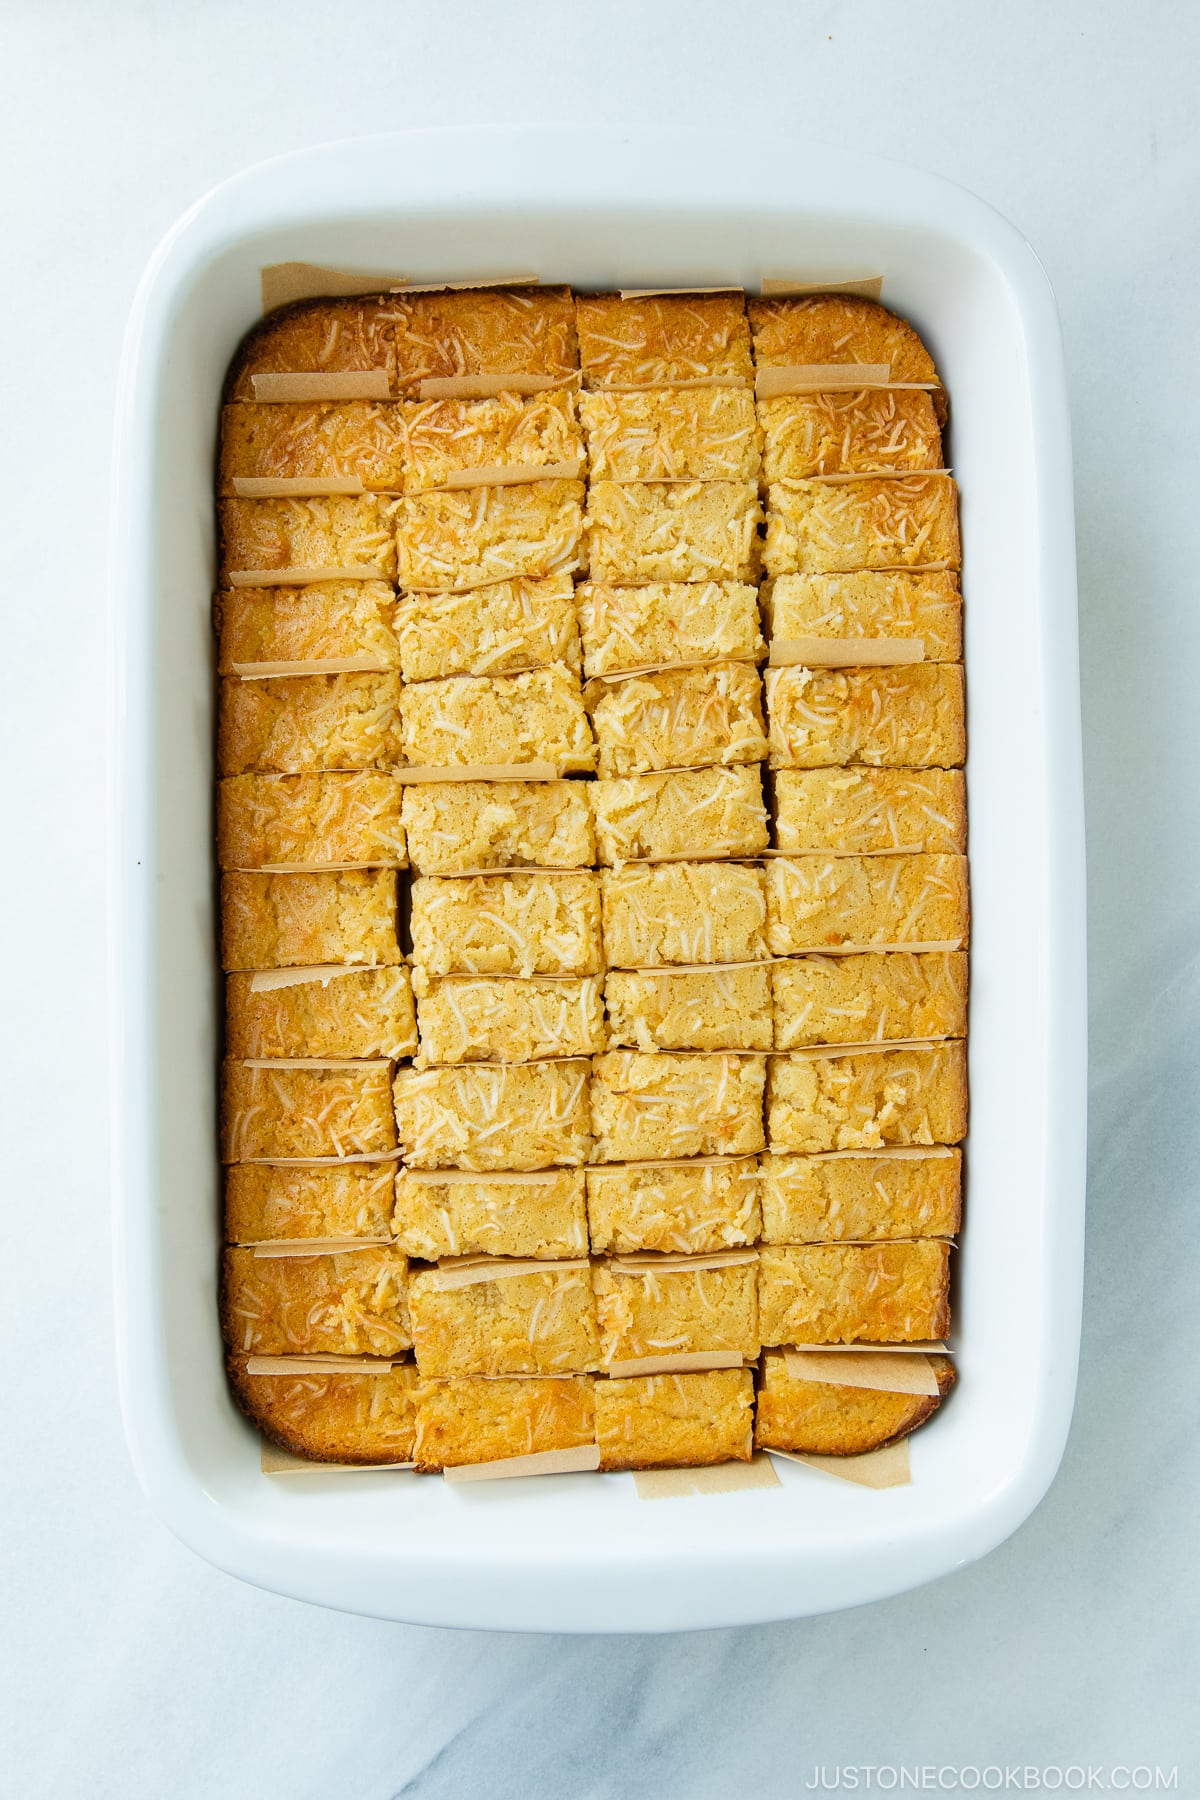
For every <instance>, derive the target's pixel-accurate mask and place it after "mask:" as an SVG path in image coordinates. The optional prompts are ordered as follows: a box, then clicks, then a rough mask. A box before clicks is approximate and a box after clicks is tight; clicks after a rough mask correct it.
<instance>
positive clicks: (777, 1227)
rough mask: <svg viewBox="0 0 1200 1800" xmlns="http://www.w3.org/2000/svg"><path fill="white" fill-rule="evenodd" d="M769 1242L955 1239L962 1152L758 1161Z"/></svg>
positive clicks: (772, 1156)
mask: <svg viewBox="0 0 1200 1800" xmlns="http://www.w3.org/2000/svg"><path fill="white" fill-rule="evenodd" d="M759 1190H760V1195H761V1199H762V1219H763V1223H762V1237H763V1242H764V1243H766V1244H821V1243H855V1242H866V1241H870V1240H873V1239H875V1238H915V1237H953V1235H954V1233H955V1232H956V1231H957V1230H958V1228H959V1224H960V1223H961V1218H962V1152H961V1150H950V1149H945V1148H942V1147H938V1148H933V1149H928V1150H916V1149H910V1150H906V1151H904V1152H903V1153H902V1154H900V1155H896V1154H895V1153H894V1152H884V1153H883V1154H874V1155H873V1154H872V1153H871V1152H870V1151H869V1150H866V1151H863V1152H861V1153H857V1154H851V1155H846V1156H842V1155H835V1156H830V1155H824V1156H784V1155H779V1154H776V1153H770V1154H768V1155H766V1156H762V1157H760V1158H759Z"/></svg>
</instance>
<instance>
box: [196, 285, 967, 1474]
mask: <svg viewBox="0 0 1200 1800" xmlns="http://www.w3.org/2000/svg"><path fill="white" fill-rule="evenodd" d="M293 273H294V272H293ZM276 279H278V278H277V277H275V276H272V277H271V280H276ZM270 285H271V281H270V280H269V281H268V288H269V287H270ZM221 402H222V404H221V408H220V412H219V438H218V447H217V457H216V470H215V475H216V482H215V486H216V494H215V517H216V526H217V534H216V535H217V556H216V558H215V567H214V575H215V586H216V589H217V592H216V594H215V597H214V600H213V627H214V640H215V643H214V648H215V656H214V667H215V671H216V682H217V686H216V691H215V698H216V709H215V710H216V730H215V743H214V750H215V757H214V760H215V765H216V766H215V771H214V773H215V777H216V794H215V808H214V825H215V852H216V864H217V872H218V879H219V883H220V949H221V968H222V980H223V983H224V1033H223V1039H222V1045H221V1072H220V1083H219V1085H220V1110H219V1120H218V1142H217V1146H216V1148H217V1151H218V1155H219V1162H220V1169H221V1180H222V1227H223V1229H222V1237H223V1248H222V1260H221V1275H220V1300H219V1308H220V1318H221V1327H222V1333H223V1336H224V1340H225V1346H226V1360H227V1369H228V1379H229V1382H230V1386H231V1390H232V1393H233V1396H234V1399H235V1401H236V1403H237V1405H238V1406H239V1407H240V1408H241V1410H242V1411H243V1412H244V1413H245V1414H246V1416H247V1417H248V1418H249V1419H250V1420H252V1421H253V1422H254V1423H255V1424H256V1425H257V1426H258V1428H259V1429H260V1431H261V1432H262V1434H263V1436H264V1438H265V1439H267V1440H269V1441H270V1442H272V1443H274V1444H276V1445H278V1446H280V1447H281V1448H282V1449H284V1450H287V1451H290V1452H291V1453H292V1454H293V1455H295V1456H298V1457H300V1458H303V1459H305V1460H308V1461H310V1462H312V1463H314V1464H344V1465H347V1466H360V1467H364V1468H370V1467H375V1468H386V1467H389V1466H391V1467H395V1466H402V1467H404V1468H407V1469H409V1470H412V1471H414V1474H413V1476H412V1477H409V1476H405V1477H403V1479H404V1480H405V1481H407V1480H409V1479H415V1478H416V1476H417V1475H420V1474H432V1473H437V1472H446V1473H447V1474H448V1476H449V1478H450V1479H452V1480H455V1481H461V1480H467V1479H480V1478H485V1477H490V1476H492V1475H494V1474H511V1475H516V1474H536V1473H538V1472H540V1471H542V1470H546V1471H561V1472H567V1471H570V1470H577V1471H583V1470H599V1471H601V1472H605V1471H612V1472H616V1471H620V1470H653V1469H667V1470H669V1469H673V1468H680V1467H689V1466H695V1467H702V1466H705V1465H711V1464H714V1463H727V1464H730V1465H733V1466H732V1468H731V1469H730V1470H729V1472H728V1473H727V1474H726V1475H724V1476H722V1477H720V1478H719V1481H718V1482H717V1483H716V1484H715V1485H722V1484H725V1485H730V1486H737V1485H738V1484H739V1482H740V1481H743V1480H745V1479H748V1478H747V1477H744V1476H742V1475H741V1474H740V1472H739V1470H738V1469H737V1465H738V1464H740V1463H745V1462H748V1461H749V1460H750V1459H751V1457H752V1455H753V1454H754V1452H755V1450H759V1451H772V1450H774V1451H778V1452H781V1453H787V1454H790V1455H796V1456H805V1455H813V1456H834V1457H847V1458H852V1457H854V1456H856V1455H861V1454H863V1453H865V1452H869V1451H871V1450H874V1449H878V1448H880V1447H882V1446H884V1445H887V1444H890V1443H894V1442H896V1441H897V1440H898V1439H900V1438H902V1437H904V1436H905V1435H906V1434H907V1433H908V1432H910V1431H912V1430H914V1429H916V1427H917V1426H919V1425H920V1424H922V1423H923V1422H924V1421H926V1420H928V1419H930V1418H931V1417H932V1415H933V1414H934V1413H935V1412H936V1411H937V1410H938V1408H939V1406H940V1404H941V1401H942V1400H943V1398H944V1397H945V1396H946V1395H947V1394H948V1393H949V1391H950V1388H951V1386H952V1384H953V1381H954V1370H953V1367H952V1365H951V1363H950V1361H949V1358H948V1357H946V1356H944V1355H942V1354H941V1353H940V1350H934V1351H932V1352H931V1351H929V1350H928V1349H927V1348H926V1346H927V1345H928V1344H929V1343H930V1342H932V1343H936V1342H937V1340H939V1339H941V1338H942V1337H943V1336H944V1335H945V1334H946V1332H947V1331H948V1329H949V1325H950V1306H949V1275H950V1262H951V1250H952V1248H953V1246H954V1241H955V1237H956V1234H957V1232H958V1230H959V1227H960V1224H961V1220H962V1210H963V1166H964V1154H963V1150H962V1148H961V1146H962V1144H963V1142H964V1139H965V1136H966V1131H967V1123H968V1110H967V1101H968V1093H967V1021H968V959H969V936H970V927H971V919H970V889H969V881H968V863H967V854H966V852H967V816H966V770H965V763H966V752H967V733H966V691H965V685H964V671H963V664H962V654H963V618H964V588H963V581H962V544H961V539H960V531H959V519H958V489H957V486H956V483H955V479H954V475H953V474H952V473H951V470H950V468H949V467H948V463H949V460H950V458H949V449H950V445H949V443H948V441H947V440H945V439H944V437H943V433H944V428H945V425H946V421H947V401H946V396H945V393H944V391H943V389H942V387H941V384H940V380H939V377H938V373H937V369H936V367H935V365H934V362H933V360H932V357H931V356H930V354H929V352H928V350H927V349H926V347H925V345H924V344H923V343H922V341H921V339H920V337H919V335H918V333H917V332H916V331H915V330H914V329H913V327H912V326H911V325H909V324H908V322H907V321H906V320H904V319H903V318H901V317H899V316H898V315H897V314H895V313H894V312H892V311H890V310H889V309H888V308H886V307H884V306H881V305H880V304H878V303H877V302H875V301H872V300H869V299H866V298H863V297H860V296H858V295H854V294H841V293H833V294H800V295H788V294H782V295H781V294H769V293H768V294H767V295H765V296H761V297H751V298H750V299H749V300H748V299H747V297H746V296H745V295H744V294H743V293H741V292H740V291H736V290H729V291H717V292H688V291H675V292H663V293H659V292H653V291H651V292H637V291H631V292H626V293H623V294H622V293H589V294H583V293H581V294H576V293H574V292H573V291H572V290H571V289H570V288H568V287H564V286H550V285H547V286H544V287H543V286H542V285H540V284H538V283H534V282H530V283H527V284H525V285H522V284H520V283H516V284H510V285H503V284H501V285H497V286H494V287H493V286H484V287H480V288H459V289H455V288H449V289H443V290H431V291H423V292H417V291H412V290H410V289H407V288H405V287H404V285H403V284H402V283H397V287H396V291H395V292H388V293H378V294H365V295H349V296H345V297H342V296H333V297H329V298H313V299H302V300H299V301H295V302H292V303H290V304H287V305H285V306H282V307H279V308H276V309H274V310H273V311H270V312H268V313H267V314H266V316H265V317H264V318H263V319H262V321H261V322H260V323H259V324H258V325H257V326H256V327H255V328H254V329H253V330H252V331H251V332H250V333H248V334H247V336H246V338H245V339H244V340H243V342H242V344H241V345H240V346H239V349H238V351H237V353H236V355H235V357H234V360H233V363H232V365H231V368H230V370H229V374H228V377H227V380H226V383H225V387H224V391H223V393H222V395H221ZM968 573H969V571H968ZM966 604H967V605H970V604H971V598H970V590H969V585H968V588H967V597H966ZM872 1358H873V1359H874V1362H873V1364H872V1361H871V1359H872ZM901 1365H903V1366H901ZM889 1383H891V1384H892V1385H889ZM918 1390H920V1391H918ZM530 1458H532V1459H534V1460H533V1461H532V1462H527V1461H526V1460H525V1459H530ZM918 1473H919V1474H922V1473H924V1466H923V1465H921V1464H920V1460H919V1459H918ZM797 1479H808V1477H807V1476H806V1475H804V1473H803V1471H800V1472H798V1475H797ZM309 1485H310V1484H304V1483H300V1484H297V1488H296V1491H297V1492H299V1491H300V1489H302V1488H303V1489H307V1487H308V1486H309ZM318 1485H319V1484H318ZM668 1485H669V1484H668ZM709 1485H712V1484H711V1483H710V1484H709ZM598 1491H607V1489H600V1490H598ZM512 1493H513V1497H515V1490H513V1491H512Z"/></svg>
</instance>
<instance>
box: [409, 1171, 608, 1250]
mask: <svg viewBox="0 0 1200 1800" xmlns="http://www.w3.org/2000/svg"><path fill="white" fill-rule="evenodd" d="M393 1226H394V1230H395V1235H396V1242H397V1244H398V1246H399V1247H400V1249H401V1250H404V1251H407V1253H408V1255H409V1256H416V1257H419V1258H420V1259H421V1260H422V1261H424V1262H436V1261H437V1260H438V1258H439V1257H443V1256H516V1257H527V1256H530V1257H547V1258H562V1257H577V1256H586V1255H587V1252H588V1225H587V1211H586V1206H585V1200H584V1176H583V1170H582V1169H553V1170H549V1171H544V1172H543V1173H541V1174H539V1175H535V1176H533V1177H531V1179H530V1180H528V1181H514V1180H512V1179H511V1178H510V1179H506V1180H504V1181H491V1180H489V1179H488V1177H487V1176H486V1175H480V1176H479V1177H478V1178H477V1179H476V1180H474V1181H464V1180H462V1179H461V1178H455V1179H451V1180H447V1181H439V1180H437V1179H430V1178H428V1177H425V1176H421V1175H414V1174H412V1173H411V1172H410V1171H409V1170H407V1169H401V1170H400V1172H399V1173H398V1174H397V1176H396V1210H395V1216H394V1219H393Z"/></svg>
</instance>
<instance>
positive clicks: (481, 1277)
mask: <svg viewBox="0 0 1200 1800" xmlns="http://www.w3.org/2000/svg"><path fill="white" fill-rule="evenodd" d="M591 1266H592V1265H591V1263H590V1261H589V1259H588V1258H587V1257H586V1256H577V1257H572V1258H571V1260H570V1261H569V1262H568V1261H561V1262H555V1261H552V1260H551V1259H550V1258H549V1257H546V1258H543V1259H541V1260H538V1259H535V1258H533V1257H529V1258H526V1259H519V1258H516V1257H496V1256H468V1257H464V1258H463V1259H462V1260H461V1261H460V1262H453V1263H452V1262H449V1261H447V1262H443V1263H440V1264H439V1265H438V1267H437V1268H436V1269H435V1270H434V1271H433V1283H432V1285H433V1286H434V1287H435V1288H437V1289H439V1290H440V1291H441V1292H442V1293H446V1292H448V1291H449V1289H451V1288H464V1287H479V1286H480V1285H481V1284H482V1283H483V1282H485V1281H511V1280H513V1278H514V1277H515V1276H518V1275H559V1274H563V1275H565V1274H569V1273H573V1272H575V1271H577V1270H579V1269H590V1268H591Z"/></svg>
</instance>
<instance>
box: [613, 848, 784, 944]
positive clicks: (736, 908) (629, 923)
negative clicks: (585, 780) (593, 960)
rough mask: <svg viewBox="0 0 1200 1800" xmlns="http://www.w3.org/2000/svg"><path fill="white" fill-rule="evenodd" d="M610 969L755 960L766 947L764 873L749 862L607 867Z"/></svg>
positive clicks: (630, 864) (640, 864)
mask: <svg viewBox="0 0 1200 1800" xmlns="http://www.w3.org/2000/svg"><path fill="white" fill-rule="evenodd" d="M600 894H601V900H602V904H603V909H604V956H605V961H606V962H607V963H608V966H609V967H610V968H614V969H641V968H649V967H656V966H660V965H665V964H670V963H727V962H752V961H754V960H756V959H758V958H759V957H765V956H766V954H767V940H766V924H767V901H766V889H765V883H764V877H763V872H762V870H761V869H757V868H754V867H752V866H750V865H748V864H746V863H734V862H666V863H626V865H625V866H624V868H621V869H604V870H602V871H601V874H600Z"/></svg>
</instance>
